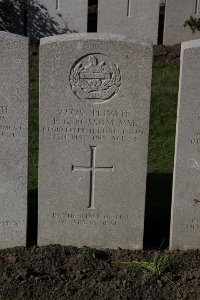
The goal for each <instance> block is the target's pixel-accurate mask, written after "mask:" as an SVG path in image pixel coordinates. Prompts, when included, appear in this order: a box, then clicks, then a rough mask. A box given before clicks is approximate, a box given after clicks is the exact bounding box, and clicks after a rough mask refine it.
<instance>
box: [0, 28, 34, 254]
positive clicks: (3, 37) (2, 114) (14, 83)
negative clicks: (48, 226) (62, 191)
mask: <svg viewBox="0 0 200 300" xmlns="http://www.w3.org/2000/svg"><path fill="white" fill-rule="evenodd" d="M28 80H29V74H28V39H27V38H25V37H21V36H17V35H14V34H11V33H7V32H0V141H1V146H0V148H1V157H0V248H8V247H14V246H25V245H26V227H27V226H26V224H27V177H28V174H27V170H28Z"/></svg>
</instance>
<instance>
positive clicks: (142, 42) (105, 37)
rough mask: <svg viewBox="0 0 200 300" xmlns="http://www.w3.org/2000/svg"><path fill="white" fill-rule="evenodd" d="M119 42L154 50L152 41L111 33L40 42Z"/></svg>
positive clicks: (71, 36)
mask: <svg viewBox="0 0 200 300" xmlns="http://www.w3.org/2000/svg"><path fill="white" fill-rule="evenodd" d="M84 40H87V41H88V40H90V41H97V40H98V41H102V42H103V41H118V42H126V43H132V44H140V45H143V46H144V47H147V48H152V47H153V44H152V42H151V41H150V40H133V39H130V38H128V37H127V36H125V35H120V34H109V33H74V34H61V35H56V36H50V37H45V38H42V39H41V40H40V45H44V44H50V43H59V42H66V41H84Z"/></svg>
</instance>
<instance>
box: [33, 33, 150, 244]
mask: <svg viewBox="0 0 200 300" xmlns="http://www.w3.org/2000/svg"><path fill="white" fill-rule="evenodd" d="M40 66H41V69H40V89H41V90H40V154H39V230H38V235H39V245H46V244H50V243H53V244H55V243H60V244H65V245H75V246H83V245H87V246H91V247H97V248H98V247H100V248H101V247H109V248H118V247H121V248H130V249H140V248H142V245H143V226H144V204H145V188H146V164H147V144H148V128H149V105H150V89H151V67H152V45H150V44H149V43H147V42H134V41H131V40H128V39H126V38H125V37H123V36H118V35H106V34H105V35H104V34H75V35H68V36H67V35H63V36H57V37H52V38H44V39H42V41H41V47H40Z"/></svg>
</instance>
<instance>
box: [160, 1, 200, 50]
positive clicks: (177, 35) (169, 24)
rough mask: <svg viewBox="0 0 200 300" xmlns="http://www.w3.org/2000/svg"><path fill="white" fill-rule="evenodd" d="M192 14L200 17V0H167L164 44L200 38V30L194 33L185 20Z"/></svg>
mask: <svg viewBox="0 0 200 300" xmlns="http://www.w3.org/2000/svg"><path fill="white" fill-rule="evenodd" d="M190 16H192V17H194V18H197V19H199V18H200V0H176V1H175V0H167V1H166V8H165V25H164V37H163V44H164V45H175V44H179V43H181V42H184V41H189V40H194V39H198V38H200V32H196V33H193V32H192V30H191V29H190V27H189V26H185V27H184V24H185V21H187V20H189V19H190Z"/></svg>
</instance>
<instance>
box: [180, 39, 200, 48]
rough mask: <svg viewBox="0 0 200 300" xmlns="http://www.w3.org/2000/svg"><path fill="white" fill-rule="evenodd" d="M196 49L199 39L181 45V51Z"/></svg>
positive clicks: (199, 43)
mask: <svg viewBox="0 0 200 300" xmlns="http://www.w3.org/2000/svg"><path fill="white" fill-rule="evenodd" d="M196 47H200V39H198V40H191V41H187V42H183V43H182V44H181V48H182V50H184V49H189V48H196Z"/></svg>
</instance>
